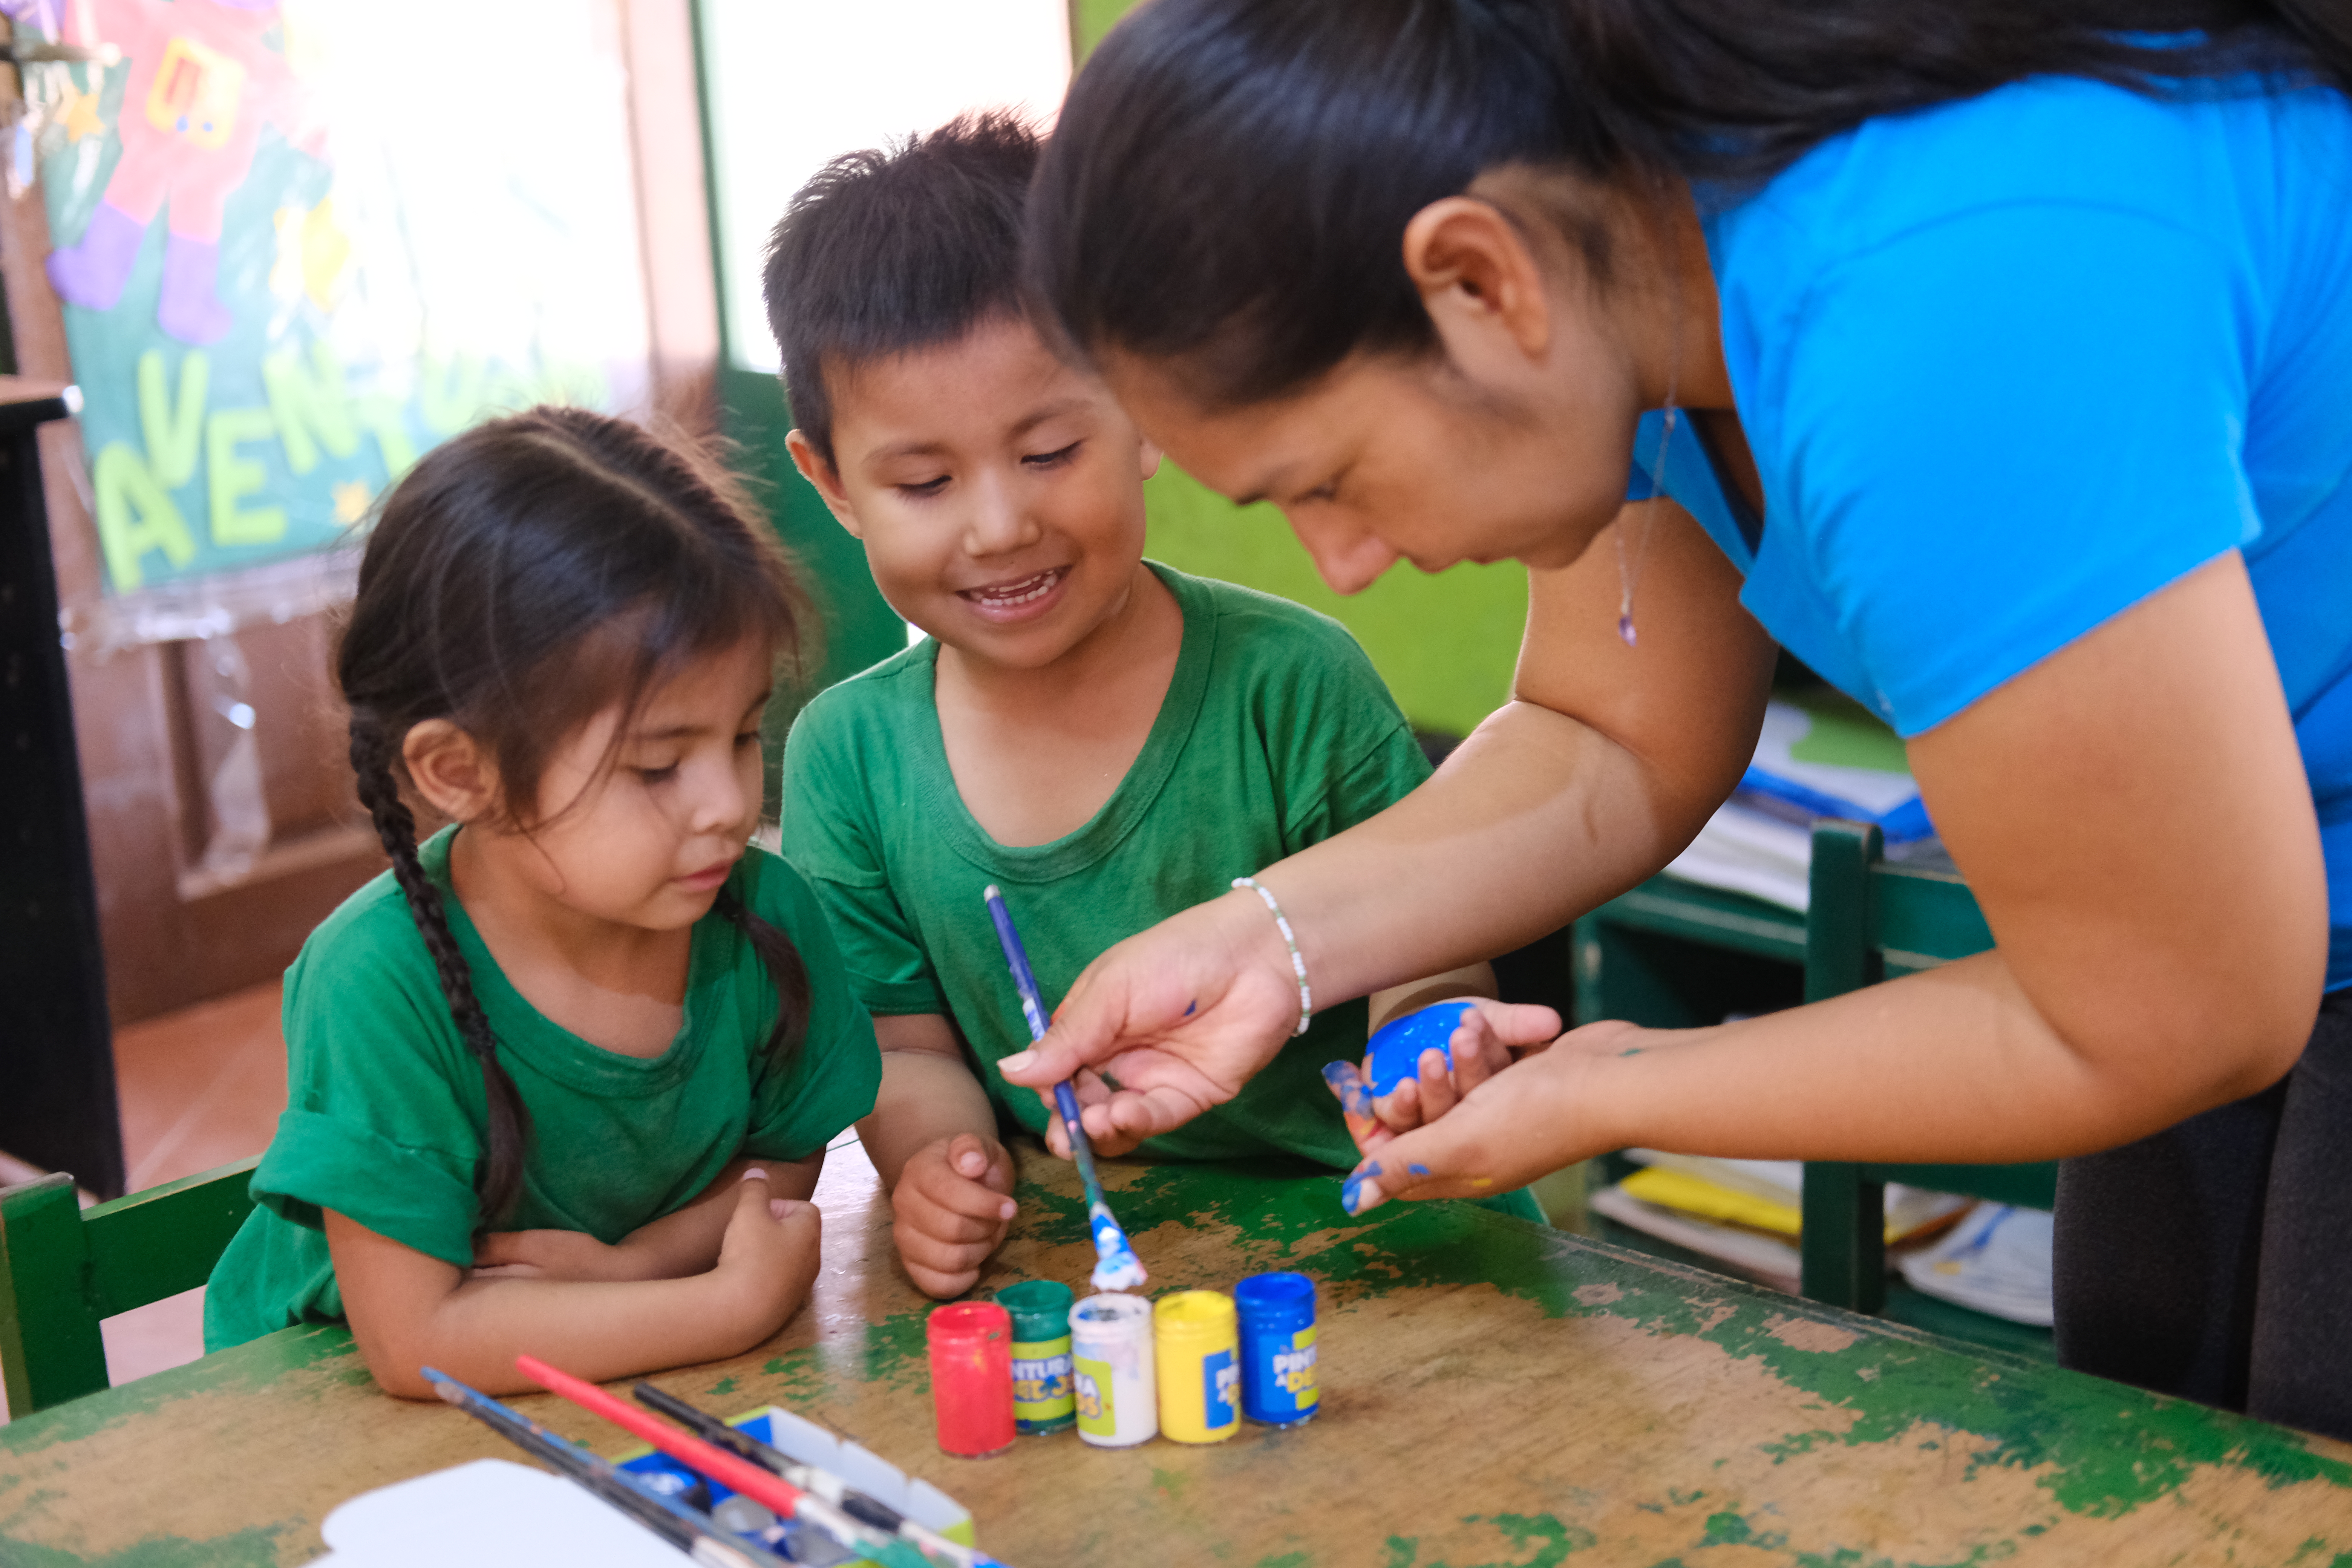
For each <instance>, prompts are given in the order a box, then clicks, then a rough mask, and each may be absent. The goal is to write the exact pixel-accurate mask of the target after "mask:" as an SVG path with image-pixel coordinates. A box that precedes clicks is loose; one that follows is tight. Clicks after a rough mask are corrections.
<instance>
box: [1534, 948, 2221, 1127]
mask: <svg viewBox="0 0 2352 1568" xmlns="http://www.w3.org/2000/svg"><path fill="white" fill-rule="evenodd" d="M1578 1066H1579V1067H1580V1073H1579V1074H1577V1075H1575V1076H1576V1078H1577V1087H1576V1088H1575V1089H1573V1090H1570V1089H1566V1087H1565V1082H1564V1080H1563V1087H1562V1088H1561V1089H1560V1091H1559V1092H1561V1094H1562V1095H1563V1097H1564V1098H1572V1099H1573V1100H1575V1102H1576V1104H1575V1109H1574V1110H1572V1111H1570V1112H1569V1116H1570V1123H1571V1124H1572V1125H1575V1126H1576V1127H1577V1129H1578V1136H1577V1137H1576V1139H1575V1142H1576V1144H1577V1145H1578V1146H1579V1147H1578V1149H1577V1152H1573V1153H1571V1154H1570V1155H1569V1158H1570V1159H1580V1158H1582V1157H1584V1156H1585V1155H1586V1154H1589V1153H1591V1152H1598V1151H1601V1150H1604V1149H1612V1148H1620V1147H1624V1146H1627V1145H1645V1146H1653V1147H1658V1148H1667V1149H1674V1150H1677V1151H1682V1152H1690V1153H1696V1154H1714V1155H1719V1156H1724V1157H1727V1158H1735V1159H1737V1158H1758V1159H1781V1160H1878V1161H1888V1162H1897V1161H1899V1162H1905V1163H1953V1164H1998V1163H2011V1162H2015V1161H2021V1160H2047V1159H2056V1158H2060V1157H2063V1156H2066V1155H2073V1154H2081V1153H2086V1152H2091V1151H2093V1150H2097V1149H2105V1148H2110V1147H2112V1146H2114V1145H2116V1144H2117V1143H2121V1142H2126V1141H2128V1140H2130V1139H2133V1138H2137V1137H2139V1136H2142V1135H2143V1134H2146V1133H2147V1132H2151V1131H2155V1130H2157V1129H2158V1128H2160V1127H2164V1126H2167V1125H2169V1124H2170V1123H2172V1122H2174V1121H2179V1120H2180V1119H2181V1118H2182V1117H2184V1116H2187V1115H2190V1114H2193V1113H2194V1112H2196V1111H2198V1110H2204V1109H2206V1108H2207V1107H2208V1106H2210V1105H2211V1104H2213V1103H2216V1102H2217V1101H2218V1100H2221V1099H2226V1098H2228V1097H2229V1096H2230V1094H2231V1090H2232V1089H2234V1088H2235V1087H2236V1086H2234V1085H2232V1084H2230V1083H2228V1082H2227V1081H2225V1080H2224V1079H2222V1078H2221V1077H2220V1076H2219V1075H2212V1076H2208V1077H2204V1078H2197V1077H2181V1076H2177V1075H2169V1074H2163V1073H2151V1072H2149V1071H2148V1070H2147V1068H2146V1067H2145V1065H2143V1064H2136V1063H2133V1062H2131V1061H2129V1060H2127V1059H2123V1058H2115V1057H2109V1058H2105V1059H2102V1058H2099V1057H2098V1056H2096V1055H2094V1054H2088V1053H2085V1052H2084V1051H2081V1050H2078V1049H2077V1048H2075V1047H2074V1046H2072V1045H2070V1044H2069V1043H2068V1042H2067V1041H2066V1040H2065V1039H2064V1038H2063V1037H2061V1036H2060V1035H2059V1033H2058V1032H2057V1031H2056V1030H2055V1029H2053V1028H2052V1027H2051V1026H2050V1025H2049V1023H2048V1022H2047V1021H2046V1020H2045V1019H2043V1018H2042V1016H2041V1014H2040V1013H2038V1012H2037V1011H2036V1010H2035V1008H2034V1006H2033V1004H2032V1001H2031V1000H2030V999H2029V998H2028V997H2027V996H2026V994H2025V993H2024V992H2023V991H2022V990H2021V988H2020V987H2019V985H2018V984H2017V982H2016V980H2015V978H2014V976H2012V975H2011V973H2010V970H2009V966H2008V964H2007V963H2005V962H2004V961H2003V960H2002V959H2001V957H2000V955H1999V954H1998V953H1992V952H1987V953H1980V954H1979V955H1977V956H1976V957H1973V958H1968V959H1962V960H1960V961H1959V962H1958V963H1950V964H1947V965H1944V966H1943V967H1941V968H1938V969H1933V970H1929V971H1927V972H1926V973H1919V974H1913V975H1908V976H1906V977H1904V978H1902V979H1899V980H1894V981H1890V982H1888V983H1886V984H1881V985H1873V986H1869V987H1866V988H1864V989H1863V990H1860V991H1855V992H1852V993H1849V994H1846V995H1843V996H1838V997H1833V998H1832V999H1830V1000H1828V1001H1825V1002H1817V1003H1814V1004H1811V1005H1808V1006H1804V1007H1797V1008H1791V1009H1790V1010H1788V1011H1786V1012H1781V1013H1770V1014H1767V1015H1765V1016H1761V1017H1757V1018H1749V1019H1743V1020H1741V1021H1739V1022H1738V1023H1733V1024H1725V1025H1721V1026H1716V1027H1713V1028H1704V1029H1689V1030H1678V1031H1672V1032H1663V1033H1654V1034H1653V1033H1644V1034H1642V1035H1639V1036H1637V1037H1632V1038H1631V1040H1630V1043H1629V1044H1628V1045H1627V1046H1625V1047H1623V1049H1622V1051H1619V1052H1613V1053H1611V1054H1605V1055H1593V1056H1588V1057H1586V1058H1584V1059H1583V1060H1582V1061H1581V1062H1580V1063H1579V1064H1578Z"/></svg>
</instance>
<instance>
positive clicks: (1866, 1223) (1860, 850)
mask: <svg viewBox="0 0 2352 1568" xmlns="http://www.w3.org/2000/svg"><path fill="white" fill-rule="evenodd" d="M1990 946H1992V932H1991V931H1990V929H1988V928H1987V926H1986V925H1985V921H1984V915H1983V913H1982V912H1981V911H1980V910H1978V908H1977V901H1976V899H1975V897H1974V896H1973V895H1972V894H1970V893H1969V889H1968V884H1967V883H1965V882H1963V881H1961V880H1960V879H1959V877H1958V874H1957V873H1955V872H1953V871H1950V870H1948V869H1937V868H1927V867H1911V866H1903V865H1894V864H1889V863H1888V862H1886V861H1885V859H1884V858H1882V845H1881V841H1880V838H1879V832H1878V829H1877V828H1876V827H1875V826H1865V825H1864V824H1861V823H1853V822H1817V823H1815V824H1814V825H1813V859H1812V886H1811V910H1810V911H1809V913H1808V914H1807V916H1806V919H1805V1000H1806V1001H1808V1002H1818V1001H1821V1000H1822V999H1823V998H1825V997H1830V996H1839V995H1843V994H1845V993H1846V992H1849V991H1858V990H1860V989H1861V988H1862V987H1864V986H1865V985H1872V984H1876V983H1878V982H1879V981H1881V980H1884V979H1887V978H1889V977H1891V976H1894V975H1898V974H1910V973H1916V972H1917V971H1919V970H1922V969H1932V968H1934V967H1935V966H1936V965H1937V964H1939V963H1948V962H1950V961H1951V960H1953V959H1956V958H1965V957H1967V956H1968V955H1969V954H1970V953H1972V952H1984V951H1985V950H1986V949H1987V948H1990ZM1888 1182H1905V1183H1908V1184H1911V1185H1913V1186H1916V1187H1929V1188H1933V1189H1934V1190H1936V1191H1937V1192H1947V1193H1961V1194H1967V1195H1968V1196H1969V1197H1978V1198H1989V1199H1990V1200H1992V1201H1993V1202H1995V1203H2004V1204H2013V1205H2017V1206H2019V1207H2021V1208H2038V1209H2047V1208H2050V1207H2052V1206H2053V1204H2054V1202H2055V1200H2056V1194H2057V1183H2058V1167H2057V1166H2056V1165H2054V1164H2038V1165H1894V1164H1848V1163H1828V1162H1822V1161H1813V1162H1810V1163H1807V1164H1806V1166H1805V1195H1804V1239H1803V1243H1802V1247H1803V1287H1804V1292H1805V1294H1806V1295H1807V1296H1809V1297H1811V1299H1812V1300H1816V1301H1827V1302H1829V1303H1831V1304H1832V1305H1833V1306H1839V1307H1847V1308H1851V1309H1853V1310H1855V1311H1859V1312H1877V1311H1879V1310H1882V1309H1883V1308H1884V1307H1885V1303H1886V1242H1885V1223H1886V1222H1885V1202H1886V1198H1885V1192H1886V1188H1885V1184H1887V1183H1888Z"/></svg>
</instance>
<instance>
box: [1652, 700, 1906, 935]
mask: <svg viewBox="0 0 2352 1568" xmlns="http://www.w3.org/2000/svg"><path fill="white" fill-rule="evenodd" d="M1823 816H1834V817H1843V818H1844V819H1846V820H1848V821H1851V822H1874V823H1876V824H1877V825H1878V829H1879V832H1880V834H1881V835H1882V836H1883V837H1884V838H1885V844H1886V855H1887V858H1889V859H1891V860H1902V859H1906V858H1911V857H1913V856H1916V855H1919V854H1924V853H1930V852H1932V851H1933V850H1935V849H1936V848H1937V843H1936V830H1935V826H1934V825H1933V824H1932V823H1930V822H1929V821H1928V820H1927V807H1926V806H1925V805H1922V804H1921V803H1920V799H1919V786H1918V784H1916V783H1915V782H1914V781H1913V779H1912V777H1911V773H1910V767H1909V763H1907V761H1906V758H1905V755H1904V751H1903V742H1902V741H1901V740H1900V739H1899V738H1897V737H1896V735H1895V731H1892V730H1889V729H1888V728H1887V727H1886V726H1885V725H1884V724H1882V723H1880V722H1879V721H1877V720H1876V719H1874V718H1873V717H1871V715H1870V714H1869V713H1868V712H1867V711H1865V710H1864V709H1863V708H1862V707H1861V706H1860V705H1859V704H1856V703H1853V702H1850V701H1848V700H1846V699H1844V698H1843V697H1840V696H1838V695H1837V694H1836V693H1834V692H1826V693H1822V694H1820V695H1817V696H1808V697H1806V698H1804V699H1803V700H1801V701H1783V700H1775V701H1773V702H1772V703H1771V705H1770V706H1769V707H1768V708H1767V709H1766V710H1765V712H1764V731H1763V733H1762V734H1761V735H1759V737H1758V738H1757V742H1756V756H1755V759H1754V760H1753V761H1752V762H1751V763H1749V764H1748V772H1747V773H1746V774H1745V775H1744V776H1743V777H1742V778H1741V779H1740V781H1739V788H1738V791H1737V792H1736V793H1735V794H1734V795H1732V797H1731V798H1730V799H1729V800H1728V801H1726V802H1725V803H1724V804H1723V805H1722V806H1721V807H1720V808H1719V809H1718V810H1717V812H1716V814H1715V816H1714V817H1713V818H1712V819H1711V820H1710V821H1709V822H1708V823H1707V825H1706V826H1705V827H1704V828H1701V829H1700V830H1699V835H1698V837H1697V838H1696V839H1694V840H1693V841H1692V843H1691V846H1690V847H1689V848H1687V849H1685V850H1684V851H1683V852H1682V854H1681V855H1679V856H1677V857H1676V858H1675V861H1674V863H1673V864H1672V865H1670V866H1668V867H1667V868H1666V869H1667V870H1668V871H1669V872H1671V873H1673V874H1674V875H1675V876H1677V877H1680V878H1683V879H1685V880H1686V881H1692V882H1700V883H1704V884H1705V885H1706V886H1707V887H1710V888H1727V889H1731V890H1732V891H1734V892H1739V893H1746V894H1748V895H1749V896H1750V897H1753V898H1759V899H1762V900H1766V901H1767V902H1769V903H1775V904H1779V905H1780V906H1782V907H1783V908H1786V909H1791V910H1796V911H1798V912H1799V913H1800V914H1801V913H1803V912H1804V910H1805V906H1806V904H1807V903H1808V902H1809V898H1808V892H1807V879H1808V875H1809V873H1810V871H1811V866H1812V853H1813V851H1812V824H1813V821H1814V819H1815V818H1816V817H1823Z"/></svg>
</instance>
